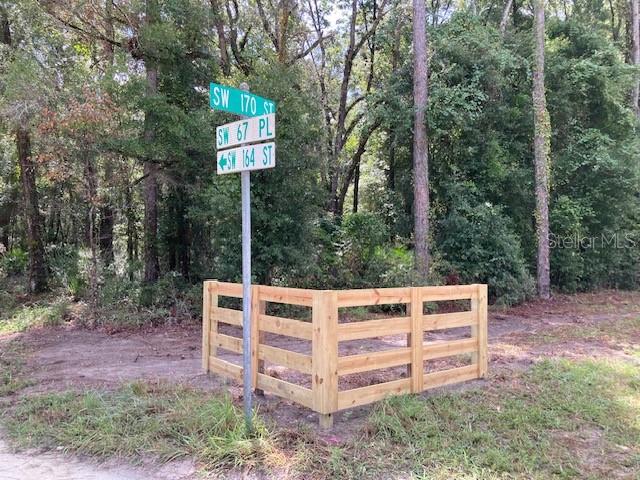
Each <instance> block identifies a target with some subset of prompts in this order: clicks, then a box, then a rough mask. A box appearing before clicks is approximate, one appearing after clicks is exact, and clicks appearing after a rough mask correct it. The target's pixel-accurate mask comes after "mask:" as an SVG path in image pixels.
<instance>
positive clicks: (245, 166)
mask: <svg viewBox="0 0 640 480" xmlns="http://www.w3.org/2000/svg"><path fill="white" fill-rule="evenodd" d="M275 166H276V144H275V143H274V142H268V143H259V144H257V145H245V146H242V147H236V148H230V149H229V150H222V151H220V150H218V155H217V171H218V174H219V175H220V174H224V173H235V172H243V171H247V170H261V169H263V168H273V167H275Z"/></svg>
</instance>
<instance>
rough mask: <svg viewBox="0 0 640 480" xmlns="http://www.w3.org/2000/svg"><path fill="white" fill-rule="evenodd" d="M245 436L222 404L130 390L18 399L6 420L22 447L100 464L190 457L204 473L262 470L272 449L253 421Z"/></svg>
mask: <svg viewBox="0 0 640 480" xmlns="http://www.w3.org/2000/svg"><path fill="white" fill-rule="evenodd" d="M255 425H256V426H255V431H254V433H253V434H251V435H250V434H247V431H246V429H245V423H244V417H243V414H242V411H241V410H240V409H238V408H237V407H236V406H235V405H234V404H233V403H232V402H231V400H230V398H228V397H226V396H224V397H221V396H213V397H212V396H211V395H209V394H205V393H203V392H198V391H195V390H191V389H187V388H182V387H169V386H166V385H162V384H156V385H150V384H144V383H134V384H130V385H127V386H125V387H123V388H121V389H120V390H118V391H116V392H111V393H101V392H96V391H90V392H86V393H82V394H81V393H55V394H47V395H43V396H37V397H31V398H24V399H22V400H21V401H20V402H19V403H18V405H17V406H16V407H15V409H14V410H13V411H12V413H11V416H10V418H9V419H8V420H7V431H8V433H9V435H10V436H11V437H12V438H13V439H14V440H15V441H16V442H17V443H18V445H21V446H34V445H40V446H45V447H50V448H51V447H57V446H63V447H64V448H65V449H66V450H69V451H74V452H78V453H82V454H90V455H96V456H100V457H104V456H109V455H115V456H128V457H134V456H139V455H141V454H150V455H154V456H158V457H160V458H161V459H163V460H171V459H175V458H178V457H183V456H187V455H189V456H194V457H196V458H198V459H199V460H201V461H202V462H204V463H205V464H207V465H209V466H210V467H211V468H220V467H239V466H242V467H247V466H255V465H259V464H268V463H269V457H270V455H271V453H272V452H273V449H274V447H273V444H272V442H271V440H270V437H269V434H268V431H267V429H266V427H265V426H264V424H263V423H262V422H261V421H260V420H259V419H256V421H255Z"/></svg>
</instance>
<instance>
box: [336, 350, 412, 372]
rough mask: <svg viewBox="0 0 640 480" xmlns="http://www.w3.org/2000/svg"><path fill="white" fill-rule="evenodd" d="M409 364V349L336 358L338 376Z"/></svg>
mask: <svg viewBox="0 0 640 480" xmlns="http://www.w3.org/2000/svg"><path fill="white" fill-rule="evenodd" d="M408 363H411V348H410V347H405V348H395V349H393V350H386V351H383V352H367V353H359V354H357V355H347V356H344V357H338V375H350V374H352V373H360V372H368V371H370V370H377V369H380V368H389V367H397V366H398V365H405V364H408Z"/></svg>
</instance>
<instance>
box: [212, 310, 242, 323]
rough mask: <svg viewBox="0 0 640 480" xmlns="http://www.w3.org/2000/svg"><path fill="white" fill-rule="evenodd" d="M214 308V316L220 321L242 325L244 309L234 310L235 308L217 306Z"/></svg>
mask: <svg viewBox="0 0 640 480" xmlns="http://www.w3.org/2000/svg"><path fill="white" fill-rule="evenodd" d="M212 310H213V316H214V317H215V319H216V320H217V322H218V323H226V324H227V325H235V326H236V327H242V310H234V309H233V308H224V307H216V308H214V309H212Z"/></svg>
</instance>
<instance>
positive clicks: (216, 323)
mask: <svg viewBox="0 0 640 480" xmlns="http://www.w3.org/2000/svg"><path fill="white" fill-rule="evenodd" d="M219 297H235V298H242V285H241V284H235V283H225V282H218V281H214V280H208V281H205V282H204V294H203V335H202V366H203V368H204V369H205V371H207V372H213V373H216V374H219V375H223V376H225V377H229V378H232V379H235V380H238V381H242V367H241V366H240V365H239V364H237V363H234V362H233V361H231V359H223V358H222V356H226V355H223V354H221V353H220V352H219V350H223V351H227V352H231V354H236V355H237V354H242V340H241V338H240V336H235V335H231V334H230V333H233V330H234V329H235V333H236V334H237V333H238V331H240V333H241V328H242V312H241V310H235V309H232V308H223V307H220V306H219ZM453 300H469V307H470V308H469V309H468V310H464V311H455V312H450V313H433V314H429V313H427V314H425V313H424V311H425V303H428V302H443V301H447V302H448V301H453ZM252 302H253V305H252V332H251V336H252V343H251V344H252V352H251V362H252V371H253V379H252V382H253V388H254V389H256V390H260V391H263V392H265V393H271V394H274V395H278V396H281V397H284V398H286V399H289V400H291V401H294V402H296V403H299V404H301V405H303V406H305V407H308V408H310V409H312V410H314V411H316V412H318V413H319V414H320V424H321V426H323V427H329V426H331V424H332V422H333V418H332V415H333V414H334V413H335V412H337V411H339V410H343V409H346V408H350V407H355V406H358V405H364V404H367V403H371V402H375V401H377V400H380V399H382V398H385V397H387V396H389V395H396V394H402V393H419V392H422V391H423V390H426V389H429V388H434V387H439V386H443V385H449V384H451V383H456V382H462V381H465V380H471V379H474V378H481V377H484V376H485V375H486V373H487V286H486V285H459V286H444V287H406V288H374V289H363V290H340V291H334V290H307V289H296V288H282V287H269V286H262V285H254V286H252ZM267 303H276V304H288V305H295V306H299V307H306V308H307V310H308V309H309V308H310V309H311V316H310V321H308V320H296V319H293V318H286V317H281V316H277V315H267V308H266V306H267ZM393 304H405V305H406V314H405V315H404V316H394V317H390V318H376V319H372V320H364V321H350V322H345V323H340V322H339V318H338V312H339V309H340V308H348V307H366V306H374V305H393ZM221 325H226V327H223V330H224V332H225V333H223V332H222V331H221V330H220V326H221ZM462 327H470V329H469V330H470V332H469V333H470V334H469V336H467V337H464V338H456V339H450V337H449V336H447V337H446V338H445V339H440V340H429V339H427V341H425V332H431V331H438V330H445V329H456V328H462ZM266 333H270V334H276V335H282V336H285V337H290V338H291V340H292V341H291V342H289V343H287V342H284V343H282V342H281V344H280V345H278V346H273V345H268V344H267V343H266V341H265V338H266V337H265V334H266ZM398 335H400V336H405V337H406V343H405V342H404V341H403V342H402V345H393V346H394V348H392V349H384V350H381V351H366V352H364V353H356V354H349V355H340V348H339V347H340V343H341V342H353V341H362V340H365V339H372V338H379V337H389V336H398ZM305 342H306V344H307V345H308V344H309V343H310V348H308V349H307V351H306V353H302V352H299V351H293V350H289V349H288V348H287V347H288V346H289V345H290V344H293V343H295V344H300V343H303V344H304V343H305ZM387 346H388V345H387ZM298 349H300V348H298ZM221 355H222V356H221ZM458 355H467V356H470V363H469V364H467V365H463V366H458V365H457V364H456V365H454V366H453V367H452V366H451V365H447V366H448V367H449V368H446V369H444V370H439V371H430V370H429V369H428V368H427V369H425V366H427V367H428V366H429V361H434V360H437V359H442V358H444V357H455V356H458ZM265 361H266V362H269V363H270V364H273V365H277V366H281V367H285V368H286V369H288V370H290V371H295V372H298V377H299V376H300V374H301V375H302V376H303V377H305V376H306V377H307V378H308V377H310V382H307V383H306V385H308V386H305V385H304V383H305V382H300V381H298V382H296V381H293V382H292V381H288V380H284V379H283V378H277V377H276V376H273V375H269V374H267V373H266V372H265V369H264V362H265ZM402 366H406V375H405V376H403V375H400V374H398V375H397V377H399V378H394V379H392V380H391V381H385V382H383V383H377V384H374V385H367V386H360V387H358V388H351V389H347V390H340V388H339V379H340V377H342V376H345V375H352V374H363V373H364V372H370V371H372V370H379V369H386V368H392V367H402ZM279 376H280V375H279ZM296 378H297V377H296ZM300 383H303V384H300ZM309 386H310V388H309Z"/></svg>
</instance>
